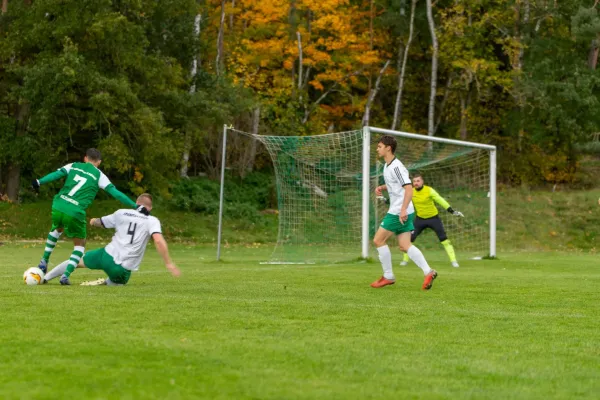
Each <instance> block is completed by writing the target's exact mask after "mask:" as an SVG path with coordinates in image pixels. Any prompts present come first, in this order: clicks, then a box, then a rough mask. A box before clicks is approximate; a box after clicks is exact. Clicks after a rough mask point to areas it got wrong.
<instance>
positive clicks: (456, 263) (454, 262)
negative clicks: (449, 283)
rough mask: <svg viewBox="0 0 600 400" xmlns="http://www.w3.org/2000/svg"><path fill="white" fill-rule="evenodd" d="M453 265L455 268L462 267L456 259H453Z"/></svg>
mask: <svg viewBox="0 0 600 400" xmlns="http://www.w3.org/2000/svg"><path fill="white" fill-rule="evenodd" d="M452 266H453V267H454V268H458V267H460V265H458V262H456V261H452Z"/></svg>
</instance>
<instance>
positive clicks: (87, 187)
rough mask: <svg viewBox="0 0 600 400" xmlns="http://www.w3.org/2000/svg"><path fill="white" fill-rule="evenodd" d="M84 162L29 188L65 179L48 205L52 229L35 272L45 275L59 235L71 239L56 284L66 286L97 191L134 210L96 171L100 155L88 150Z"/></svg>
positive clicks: (81, 250)
mask: <svg viewBox="0 0 600 400" xmlns="http://www.w3.org/2000/svg"><path fill="white" fill-rule="evenodd" d="M83 161H84V162H76V163H73V164H67V165H65V166H64V167H62V168H60V169H58V170H57V171H54V172H52V173H50V174H48V175H46V176H44V177H43V178H41V179H39V180H38V179H35V180H34V181H33V182H32V187H33V188H34V189H35V190H38V189H39V187H40V185H44V184H46V183H50V182H52V181H55V180H58V179H61V178H66V179H65V184H64V185H63V187H62V189H61V190H60V192H58V194H57V195H56V196H54V201H53V202H52V228H51V230H50V233H49V234H48V238H47V239H46V248H45V249H44V255H43V257H42V259H41V261H40V264H39V266H38V268H40V269H41V270H42V271H44V273H46V270H47V267H48V260H49V259H50V255H51V254H52V251H53V250H54V248H55V247H56V242H57V241H58V239H59V238H60V236H61V235H62V233H63V232H65V233H66V235H67V236H68V237H70V238H72V239H73V244H74V245H75V248H74V250H73V253H71V257H70V263H69V267H68V268H67V270H66V271H65V273H64V275H63V277H62V278H61V280H60V283H61V284H63V285H69V284H70V283H69V276H70V275H71V273H72V272H73V271H74V270H75V267H77V264H78V263H79V260H80V259H81V257H82V256H83V253H84V251H85V239H86V236H87V232H86V220H85V216H86V210H87V208H88V207H89V206H90V204H92V201H94V199H95V198H96V194H97V193H98V190H99V189H103V190H104V191H106V192H107V193H108V194H110V195H111V196H112V197H114V198H115V199H117V200H119V201H120V202H122V203H123V204H125V205H127V206H128V207H131V208H136V204H135V202H133V201H132V200H131V199H130V198H129V197H127V196H126V195H125V194H123V193H121V192H120V191H119V190H118V189H117V188H116V187H115V185H113V184H112V183H111V182H110V180H109V179H108V178H107V177H106V175H104V173H102V171H100V170H99V169H98V166H99V165H100V163H101V162H102V155H101V154H100V152H99V151H98V150H96V149H89V150H88V151H87V152H86V154H85V157H84V159H83Z"/></svg>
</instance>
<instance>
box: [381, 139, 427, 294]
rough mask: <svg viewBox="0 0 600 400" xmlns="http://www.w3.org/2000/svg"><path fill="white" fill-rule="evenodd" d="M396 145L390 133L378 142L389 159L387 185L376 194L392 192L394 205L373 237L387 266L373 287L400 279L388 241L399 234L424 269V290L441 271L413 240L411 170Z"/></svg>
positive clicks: (385, 172) (403, 247)
mask: <svg viewBox="0 0 600 400" xmlns="http://www.w3.org/2000/svg"><path fill="white" fill-rule="evenodd" d="M396 146H397V142H396V139H394V137H392V136H387V135H386V136H382V137H381V139H379V143H378V144H377V155H378V156H380V157H383V159H384V160H385V166H384V168H383V178H384V180H385V185H382V186H378V187H377V188H376V189H375V194H376V195H377V196H381V192H382V191H383V190H387V191H388V193H389V195H390V209H389V210H388V212H387V214H386V216H385V217H384V218H383V222H382V223H381V226H380V227H379V229H378V230H377V233H375V238H374V239H373V243H375V246H376V247H377V252H378V253H379V260H380V261H381V266H382V267H383V276H382V277H381V278H379V279H378V280H376V281H375V282H373V283H372V284H371V287H374V288H381V287H384V286H387V285H393V284H394V283H396V277H395V276H394V272H393V271H392V253H391V252H390V248H389V247H388V245H387V244H386V243H387V241H388V239H389V238H391V237H392V236H393V235H397V237H398V245H399V246H400V250H402V251H404V252H406V253H407V254H408V256H409V257H410V259H411V260H413V261H414V262H415V264H417V265H418V266H419V268H421V269H422V270H423V274H424V275H425V280H424V281H423V286H422V288H423V290H429V289H431V285H433V280H434V279H435V278H436V277H437V272H436V271H435V270H434V269H431V268H430V267H429V265H428V264H427V260H425V257H424V256H423V253H421V250H419V249H418V248H417V247H416V246H413V245H412V243H411V241H410V233H411V231H412V230H414V229H415V228H414V226H413V220H414V217H415V208H414V206H413V204H412V195H413V188H412V183H411V181H410V178H409V177H408V170H407V169H406V167H405V166H404V164H402V163H401V162H400V160H398V159H397V158H396V156H395V155H394V153H395V152H396Z"/></svg>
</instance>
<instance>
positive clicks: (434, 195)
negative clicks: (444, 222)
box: [431, 188, 465, 217]
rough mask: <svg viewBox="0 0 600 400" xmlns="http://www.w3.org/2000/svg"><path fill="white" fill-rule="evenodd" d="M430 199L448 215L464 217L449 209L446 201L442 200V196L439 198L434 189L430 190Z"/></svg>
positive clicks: (458, 212)
mask: <svg viewBox="0 0 600 400" xmlns="http://www.w3.org/2000/svg"><path fill="white" fill-rule="evenodd" d="M431 198H432V199H433V201H435V202H436V203H438V204H439V205H440V206H442V207H443V208H444V209H445V210H446V211H448V212H449V213H450V214H452V215H454V216H456V217H464V216H465V215H464V214H463V213H461V212H460V211H456V210H454V209H453V208H452V207H450V203H448V202H447V201H446V199H444V198H443V197H442V196H440V194H439V193H438V192H436V191H435V189H433V188H431Z"/></svg>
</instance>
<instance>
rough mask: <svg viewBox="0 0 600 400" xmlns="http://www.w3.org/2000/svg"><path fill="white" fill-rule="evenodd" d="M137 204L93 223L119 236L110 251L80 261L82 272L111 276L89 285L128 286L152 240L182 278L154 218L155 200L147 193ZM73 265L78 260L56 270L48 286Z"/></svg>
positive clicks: (172, 269)
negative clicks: (94, 270) (97, 270)
mask: <svg viewBox="0 0 600 400" xmlns="http://www.w3.org/2000/svg"><path fill="white" fill-rule="evenodd" d="M136 203H137V204H138V208H137V209H136V210H131V209H122V210H117V211H116V212H115V213H114V214H111V215H107V216H105V217H102V218H92V219H91V220H90V224H91V225H93V226H96V227H99V228H101V227H104V228H114V229H115V235H114V236H113V238H112V241H111V242H110V243H109V244H108V245H107V246H106V247H104V248H102V249H98V250H92V251H89V252H87V253H85V255H84V256H83V257H82V258H81V260H80V261H79V264H78V265H77V267H79V268H89V269H101V270H103V271H104V272H106V275H108V279H106V280H103V279H100V280H98V281H94V282H92V283H89V284H93V285H102V284H106V285H124V284H126V283H127V282H128V281H129V277H130V276H131V272H132V271H137V270H138V268H139V266H140V263H141V262H142V258H144V252H145V250H146V245H147V244H148V240H149V239H150V237H152V239H153V240H154V244H155V245H156V250H157V251H158V253H159V254H160V255H161V256H162V258H163V260H164V262H165V265H166V267H167V269H168V270H169V272H171V274H172V275H173V276H179V274H180V272H179V269H177V267H176V266H175V264H173V261H171V258H170V257H169V250H168V248H167V242H166V241H165V239H164V238H163V235H162V230H161V227H160V221H159V220H158V218H156V217H153V216H151V215H150V211H151V210H152V196H150V195H149V194H147V193H144V194H142V195H140V196H139V197H138V198H137V201H136ZM69 263H72V264H74V263H75V260H73V259H70V260H67V261H65V262H63V263H61V264H59V265H58V266H56V267H55V268H54V269H53V270H52V271H50V272H49V273H48V274H47V275H46V277H45V282H46V281H49V280H51V279H54V278H56V277H58V276H61V275H62V274H63V273H64V271H65V270H66V269H67V266H68V265H69ZM45 282H44V283H45ZM61 283H62V282H61ZM69 284H70V283H69Z"/></svg>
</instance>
